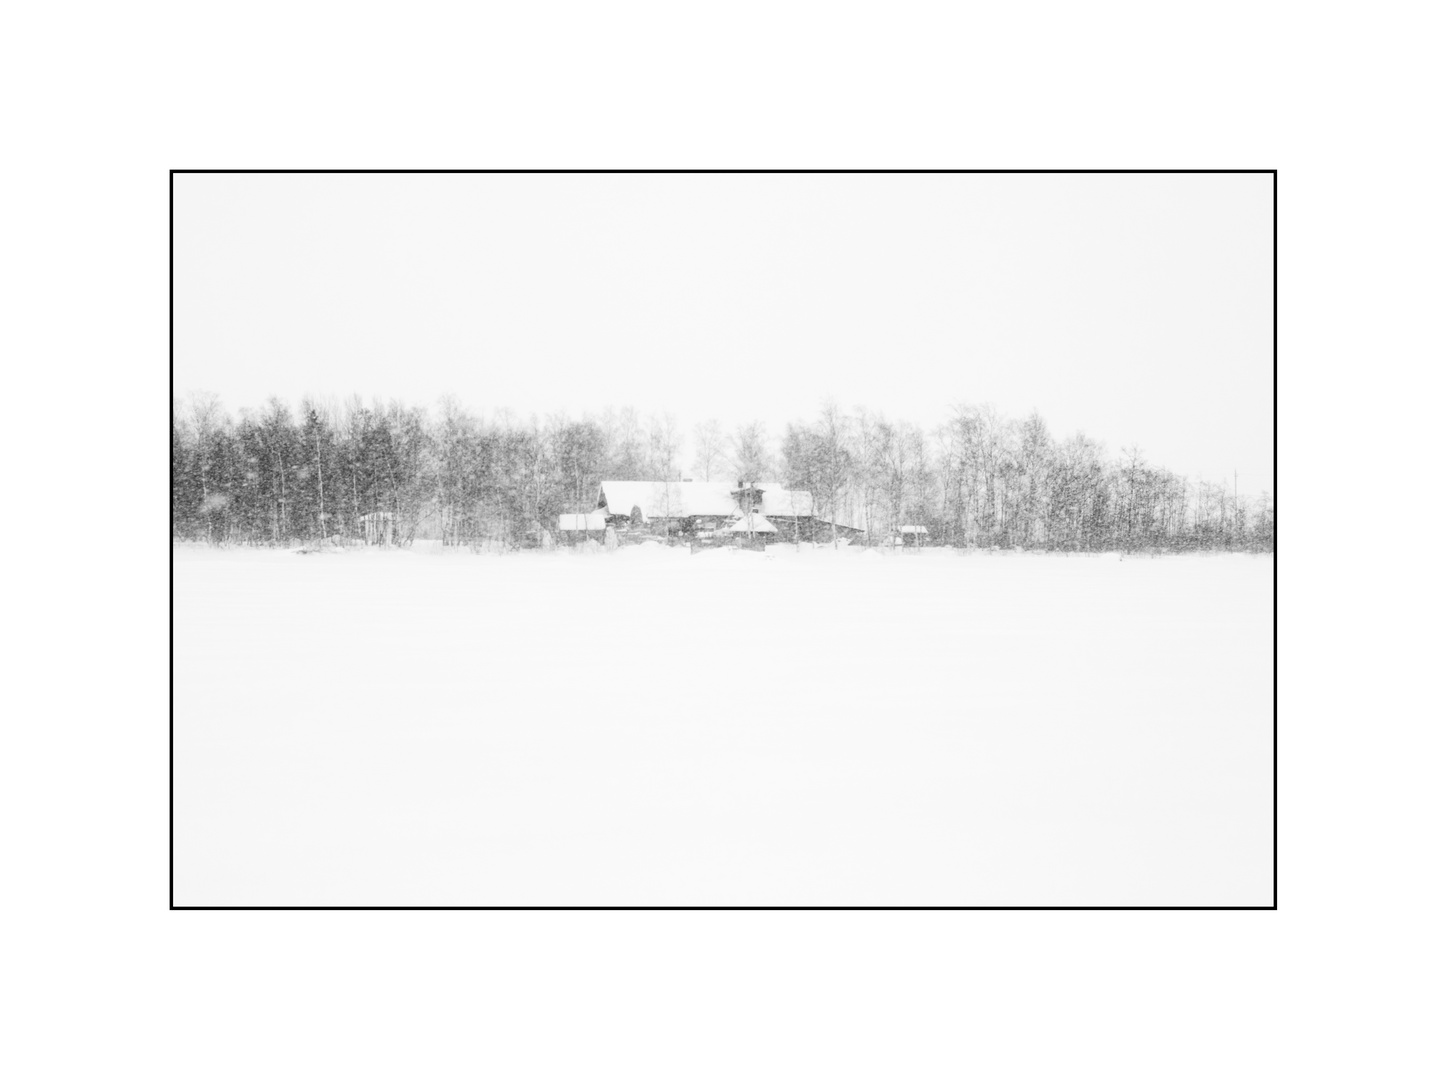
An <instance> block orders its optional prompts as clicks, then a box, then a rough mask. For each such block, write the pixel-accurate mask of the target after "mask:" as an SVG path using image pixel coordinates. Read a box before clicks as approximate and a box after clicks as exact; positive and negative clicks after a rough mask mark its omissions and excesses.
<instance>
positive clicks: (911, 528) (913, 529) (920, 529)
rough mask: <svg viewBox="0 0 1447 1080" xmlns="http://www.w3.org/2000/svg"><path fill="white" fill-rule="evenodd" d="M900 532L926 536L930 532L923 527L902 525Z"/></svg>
mask: <svg viewBox="0 0 1447 1080" xmlns="http://www.w3.org/2000/svg"><path fill="white" fill-rule="evenodd" d="M899 531H900V532H902V533H923V534H924V535H926V536H928V535H929V530H928V529H926V528H925V527H924V526H923V525H901V526H899Z"/></svg>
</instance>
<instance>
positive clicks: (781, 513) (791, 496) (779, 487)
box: [759, 484, 814, 517]
mask: <svg viewBox="0 0 1447 1080" xmlns="http://www.w3.org/2000/svg"><path fill="white" fill-rule="evenodd" d="M759 488H760V490H761V491H762V492H763V496H762V504H761V506H760V509H761V510H763V512H764V513H765V514H768V515H769V516H770V517H776V516H777V517H813V516H814V496H813V495H811V494H809V492H807V491H790V490H788V489H787V488H785V487H784V485H783V484H760V485H759Z"/></svg>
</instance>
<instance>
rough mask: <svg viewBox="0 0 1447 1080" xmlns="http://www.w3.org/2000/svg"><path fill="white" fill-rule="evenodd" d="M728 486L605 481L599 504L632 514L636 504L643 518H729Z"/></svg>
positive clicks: (731, 505) (731, 502) (612, 511)
mask: <svg viewBox="0 0 1447 1080" xmlns="http://www.w3.org/2000/svg"><path fill="white" fill-rule="evenodd" d="M730 490H732V489H731V487H730V485H728V484H721V483H709V482H699V481H696V480H687V481H679V480H604V481H603V483H602V484H601V485H600V490H599V493H598V505H599V506H600V507H602V508H604V509H605V510H606V511H607V512H608V513H609V514H622V515H624V516H626V515H628V514H631V513H632V512H633V508H634V507H635V506H636V507H638V509H639V510H640V511H642V513H643V520H645V521H648V520H650V519H651V518H661V517H728V515H730V514H732V513H733V512H734V510H735V505H734V500H733V498H732V497H731V496H730V495H729V491H730Z"/></svg>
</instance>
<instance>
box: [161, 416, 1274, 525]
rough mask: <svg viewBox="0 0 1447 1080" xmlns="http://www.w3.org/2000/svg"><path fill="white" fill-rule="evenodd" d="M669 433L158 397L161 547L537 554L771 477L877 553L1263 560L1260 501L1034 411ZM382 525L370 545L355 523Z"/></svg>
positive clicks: (1268, 510) (609, 422) (1264, 501)
mask: <svg viewBox="0 0 1447 1080" xmlns="http://www.w3.org/2000/svg"><path fill="white" fill-rule="evenodd" d="M684 435H685V432H684V430H683V429H682V428H681V427H680V425H679V424H678V422H677V421H676V420H675V419H674V418H673V417H672V416H671V415H662V416H648V417H641V416H639V414H638V413H637V412H636V411H635V410H633V409H628V408H623V409H616V410H615V409H609V410H606V411H604V412H602V413H600V414H597V415H585V416H583V417H581V418H577V419H575V418H572V417H570V416H566V415H555V416H550V417H547V418H546V419H541V420H540V419H538V418H537V417H535V416H534V417H529V418H527V419H522V418H519V417H517V416H515V415H513V414H512V413H510V412H509V411H507V410H500V411H498V412H496V413H494V414H493V415H492V416H491V417H489V418H486V419H484V418H483V417H482V416H479V415H477V414H475V413H472V412H469V411H468V410H467V409H465V408H464V407H463V406H462V405H461V404H460V403H459V402H457V401H456V400H455V399H452V398H444V399H442V401H441V402H439V403H438V405H437V406H436V407H435V408H434V409H430V410H429V409H426V408H423V407H419V406H414V405H407V404H404V403H402V402H399V401H395V400H394V401H389V402H381V401H376V402H373V403H371V404H364V403H363V401H362V400H361V399H360V398H357V397H351V398H347V399H344V400H340V401H339V400H336V399H327V400H316V399H304V400H303V401H301V402H300V405H299V407H298V408H297V409H295V410H293V409H292V408H291V407H290V406H289V405H288V404H287V403H285V402H283V401H281V400H279V399H277V398H274V397H273V398H271V399H270V400H268V401H267V402H266V404H265V405H264V406H262V407H260V408H243V409H241V410H240V412H239V413H238V414H237V415H235V416H234V417H233V416H232V415H231V414H230V413H229V412H228V411H227V410H226V409H225V408H224V407H223V406H222V404H221V402H220V401H219V400H218V399H217V398H216V397H215V396H214V395H211V394H193V395H192V396H191V397H190V398H189V399H187V400H186V401H184V402H183V401H178V400H173V401H172V408H171V536H172V540H173V541H196V542H207V543H211V544H247V545H280V546H295V545H298V544H307V543H318V542H322V541H326V540H334V541H336V542H340V543H348V542H365V541H367V540H372V541H377V540H379V539H382V540H385V541H386V542H390V543H395V544H401V545H406V544H410V543H412V542H413V541H414V540H418V539H430V540H433V541H441V542H442V543H443V544H445V545H458V546H468V547H471V548H473V549H475V550H490V551H505V550H513V549H518V548H525V547H531V546H537V545H538V544H539V543H542V542H546V538H545V537H544V536H543V534H544V532H545V531H550V530H551V528H552V526H553V525H555V524H556V522H557V515H558V514H560V513H569V512H577V511H584V510H589V509H592V507H593V505H594V503H595V501H596V497H597V492H598V484H599V482H600V481H602V480H605V479H607V480H664V479H679V478H681V477H684V476H687V477H690V478H693V479H698V480H709V479H712V480H719V479H737V478H744V479H756V480H776V481H781V482H783V483H785V484H786V485H788V486H789V487H791V488H795V489H798V490H805V491H808V492H810V493H811V494H812V495H813V497H814V502H815V506H816V508H817V509H816V514H817V515H818V516H820V517H821V518H823V519H826V520H831V521H837V522H839V523H840V524H850V525H852V526H854V527H856V528H860V529H863V530H864V542H866V543H879V542H883V541H886V540H890V539H891V538H892V537H893V535H894V531H895V529H896V527H898V526H899V525H902V524H905V523H908V524H913V525H923V526H925V527H926V528H928V530H929V536H930V538H931V542H932V543H936V544H942V545H949V546H955V547H962V548H983V549H1010V548H1020V549H1026V550H1041V551H1067V552H1071V551H1080V552H1090V551H1117V550H1120V551H1151V552H1184V551H1253V552H1273V551H1274V550H1275V536H1276V516H1275V504H1274V498H1273V496H1272V494H1271V493H1270V492H1261V493H1259V494H1258V495H1256V496H1254V497H1247V496H1245V495H1242V494H1240V493H1238V492H1236V491H1234V490H1233V488H1232V485H1231V484H1222V483H1212V482H1209V481H1203V480H1189V479H1187V478H1185V477H1182V476H1178V475H1176V474H1174V473H1171V472H1170V471H1168V470H1167V469H1164V468H1160V467H1158V466H1155V465H1152V464H1150V463H1148V462H1147V461H1146V459H1145V456H1144V455H1143V454H1142V453H1141V451H1140V450H1138V449H1136V448H1134V447H1130V448H1122V449H1120V450H1119V451H1118V452H1116V453H1114V454H1112V453H1108V452H1107V448H1106V447H1104V446H1102V445H1101V444H1100V443H1098V442H1096V441H1093V440H1091V439H1089V438H1087V437H1086V436H1085V435H1083V434H1075V435H1071V436H1069V437H1067V438H1063V439H1058V438H1055V437H1053V436H1052V435H1051V434H1050V432H1049V430H1048V428H1047V426H1046V424H1045V421H1044V420H1043V419H1042V418H1041V417H1040V416H1039V415H1038V414H1031V415H1030V416H1028V417H1025V418H1024V419H1010V418H1006V417H1003V416H1001V415H1000V414H998V413H997V412H996V411H995V410H994V409H993V408H991V407H989V406H959V407H956V408H955V409H953V410H952V411H951V412H950V414H949V416H948V417H947V418H946V419H945V420H944V421H943V422H942V423H940V424H939V425H938V426H936V427H933V428H925V427H921V426H918V425H916V424H912V423H908V422H901V421H895V420H890V419H888V418H886V417H885V416H882V415H879V414H877V413H873V412H870V411H868V410H863V409H859V410H855V411H853V412H846V411H844V410H841V409H840V408H839V407H838V406H836V405H833V404H828V405H825V406H824V407H823V408H821V409H820V410H819V412H818V413H817V414H816V415H814V416H813V417H810V418H807V419H801V420H799V421H797V422H791V423H788V424H786V425H785V427H784V429H783V431H781V432H770V431H768V430H767V428H766V426H765V425H764V424H762V423H759V422H752V423H743V424H739V425H737V426H734V427H732V428H728V429H725V428H724V427H723V426H722V425H720V424H719V423H718V422H717V421H713V420H709V421H705V422H703V423H700V424H698V425H697V426H695V427H694V428H693V430H692V432H691V435H692V438H691V440H687V445H688V449H689V451H690V452H689V453H688V454H687V460H684V458H685V443H686V440H685V438H684ZM381 517H385V518H386V520H387V521H388V523H389V528H388V530H387V531H386V533H385V534H383V533H378V532H376V531H372V532H369V530H368V529H367V528H366V524H365V523H366V522H367V521H368V520H369V519H370V520H372V521H374V522H375V521H377V520H379V519H380V518H381Z"/></svg>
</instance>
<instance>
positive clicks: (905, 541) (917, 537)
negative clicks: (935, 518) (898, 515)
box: [894, 525, 929, 548]
mask: <svg viewBox="0 0 1447 1080" xmlns="http://www.w3.org/2000/svg"><path fill="white" fill-rule="evenodd" d="M894 532H895V537H894V543H895V546H896V547H914V548H919V547H924V546H925V544H927V543H928V542H929V530H928V529H926V528H925V527H924V526H923V525H900V526H898V527H896V528H895V530H894Z"/></svg>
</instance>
